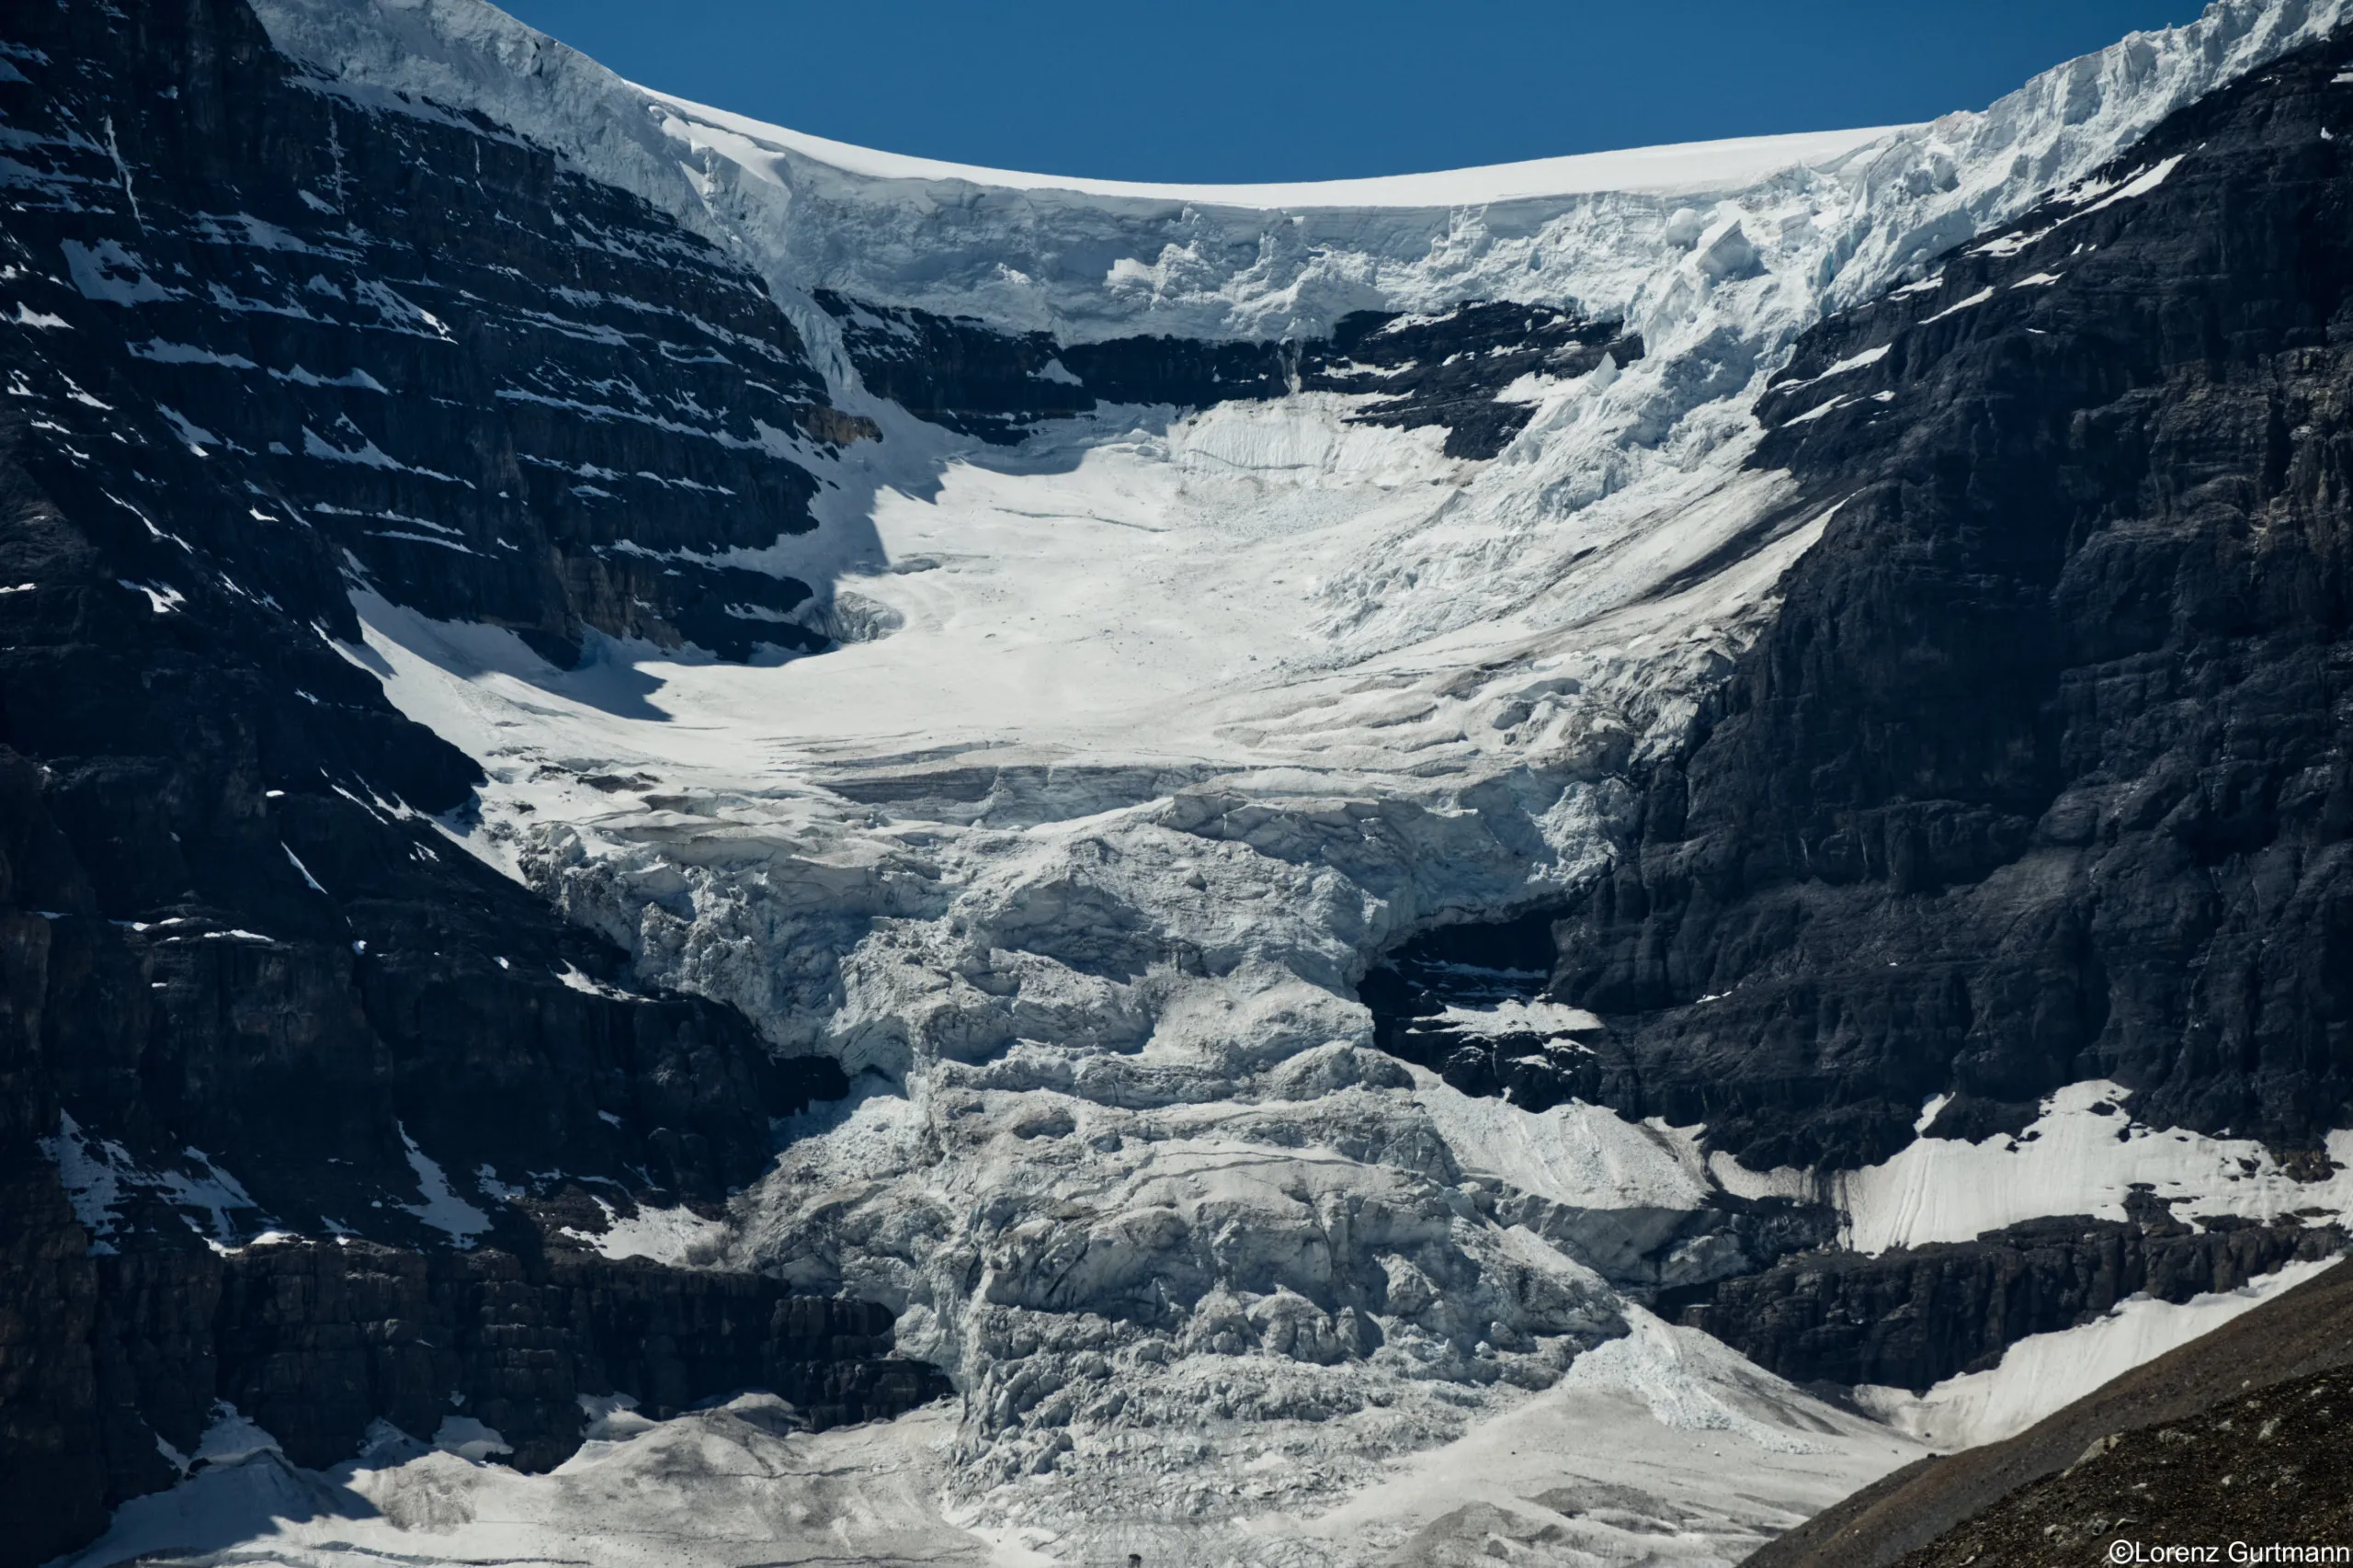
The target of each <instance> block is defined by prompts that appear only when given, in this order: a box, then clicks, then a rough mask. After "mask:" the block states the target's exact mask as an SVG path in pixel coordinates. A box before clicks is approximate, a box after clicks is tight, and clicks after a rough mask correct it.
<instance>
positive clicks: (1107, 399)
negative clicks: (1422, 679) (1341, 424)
mask: <svg viewBox="0 0 2353 1568" xmlns="http://www.w3.org/2000/svg"><path fill="white" fill-rule="evenodd" d="M816 298H817V302H818V303H819V304H820V305H822V306H824V309H825V310H826V312H828V313H830V314H831V315H833V316H834V317H835V318H836V319H837V320H838V321H839V322H840V323H841V327H842V340H843V342H844V344H845V345H846V346H847V348H848V350H849V354H850V358H851V359H852V361H853V362H854V363H856V365H857V366H858V374H859V376H860V377H861V378H863V379H864V381H865V382H866V385H867V388H868V390H869V391H871V392H876V393H877V394H879V395H881V396H883V397H887V398H890V399H891V400H892V402H894V403H899V404H900V405H901V406H902V407H904V408H905V409H906V410H907V411H908V412H909V413H911V414H915V415H920V416H921V417H923V418H925V419H928V420H931V421H933V422H934V423H936V424H939V425H944V426H947V427H948V428H949V429H951V430H958V431H961V432H962V433H964V434H966V435H969V436H978V437H981V438H982V439H983V440H987V441H995V442H1014V441H1018V440H1020V439H1022V438H1023V437H1025V436H1028V435H1029V434H1031V433H1032V432H1033V431H1034V430H1035V429H1036V428H1037V427H1038V426H1040V424H1041V423H1043V422H1046V421H1049V420H1052V419H1057V418H1068V417H1070V416H1071V415H1078V414H1085V413H1088V412H1091V411H1093V410H1094V409H1096V408H1098V407H1100V406H1101V405H1103V404H1105V403H1156V404H1166V405H1169V406H1173V407H1176V408H1179V409H1200V408H1208V407H1211V406H1213V405H1215V404H1217V403H1226V402H1232V401H1235V400H1245V401H1256V400H1260V399H1266V398H1276V397H1282V396H1286V395H1288V394H1290V393H1295V392H1342V393H1354V394H1365V393H1370V394H1372V398H1371V401H1370V402H1369V403H1366V404H1365V405H1364V406H1361V407H1359V408H1357V409H1356V410H1355V411H1353V412H1352V413H1351V414H1350V415H1348V417H1349V419H1350V420H1351V421H1352V422H1353V423H1357V424H1362V425H1386V426H1395V427H1397V428H1400V429H1409V430H1410V429H1419V428H1422V427H1424V426H1434V425H1435V426H1445V428H1446V444H1445V448H1444V450H1445V453H1446V455H1447V456H1448V457H1450V458H1492V457H1494V456H1495V454H1496V453H1497V452H1500V451H1501V450H1503V449H1504V447H1505V446H1506V444H1507V443H1509V441H1510V440H1511V438H1512V437H1514V436H1517V435H1518V434H1519V432H1520V431H1521V430H1522V429H1523V428H1525V427H1526V426H1527V425H1528V422H1529V418H1530V417H1532V416H1533V415H1534V414H1535V412H1536V407H1537V403H1538V401H1539V400H1538V399H1536V398H1533V397H1530V398H1527V399H1524V400H1512V399H1507V398H1506V397H1504V396H1502V395H1501V394H1503V393H1504V392H1506V391H1507V390H1509V389H1510V388H1511V386H1512V384H1513V383H1514V382H1516V381H1521V380H1522V379H1523V378H1526V377H1530V376H1535V375H1543V376H1549V377H1556V378H1560V379H1563V380H1566V379H1569V378H1572V377H1576V376H1583V375H1586V374H1589V373H1590V372H1591V371H1593V370H1595V369H1598V368H1599V366H1600V365H1601V362H1602V360H1603V359H1604V358H1607V359H1608V360H1609V361H1610V363H1611V364H1612V365H1613V366H1622V365H1626V364H1630V363H1631V362H1632V361H1634V360H1636V359H1639V358H1642V357H1643V340H1642V338H1641V336H1640V335H1638V334H1633V333H1630V332H1628V331H1626V330H1625V329H1624V327H1623V325H1622V324H1620V323H1617V322H1610V321H1587V320H1586V319H1585V318H1584V317H1583V316H1581V315H1579V314H1578V313H1577V312H1575V311H1574V310H1560V309H1557V308H1555V307H1552V306H1550V305H1540V304H1516V303H1512V302H1510V301H1487V302H1482V303H1476V304H1467V305H1461V306H1457V307H1456V308H1454V309H1453V310H1450V311H1448V312H1445V313H1444V314H1442V315H1439V316H1437V317H1425V316H1409V315H1407V314H1405V313H1404V312H1398V311H1357V312H1351V313H1349V314H1347V315H1345V316H1343V317H1341V318H1340V320H1339V321H1338V322H1337V323H1336V324H1334V326H1333V328H1332V332H1331V335H1330V336H1328V337H1318V338H1313V339H1308V340H1303V341H1300V342H1288V343H1203V342H1199V341H1196V340H1193V339H1188V338H1177V337H1120V338H1112V339H1108V340H1107V341H1103V342H1096V343H1073V344H1062V343H1058V342H1056V341H1055V339H1054V337H1053V335H1052V334H1051V333H1045V332H1032V333H1027V334H1022V335H1012V334H1008V333H1005V332H1000V331H998V330H996V329H995V328H993V327H991V326H990V325H988V324H986V323H984V322H981V321H976V320H972V319H969V318H963V317H958V318H953V319H951V318H949V317H945V316H940V315H937V314H934V313H933V312H929V311H922V310H916V309H914V308H912V307H908V306H886V305H869V304H864V303H861V302H859V301H856V300H851V299H847V298H846V297H844V296H843V295H841V294H839V293H836V292H834V291H832V290H819V291H818V293H817V296H816Z"/></svg>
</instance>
